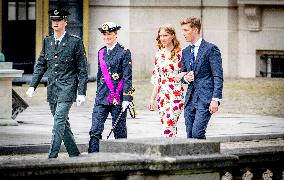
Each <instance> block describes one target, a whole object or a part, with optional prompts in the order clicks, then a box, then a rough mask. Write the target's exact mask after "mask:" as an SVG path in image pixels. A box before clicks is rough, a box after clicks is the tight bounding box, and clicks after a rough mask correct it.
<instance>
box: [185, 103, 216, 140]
mask: <svg viewBox="0 0 284 180" xmlns="http://www.w3.org/2000/svg"><path fill="white" fill-rule="evenodd" d="M209 105H210V104H208V103H205V102H203V101H201V100H200V99H199V98H198V100H197V101H195V102H193V101H189V102H188V103H187V105H186V106H185V108H184V119H185V126H186V133H187V138H196V139H206V136H205V133H206V128H207V124H208V122H209V120H210V117H211V113H210V111H209Z"/></svg>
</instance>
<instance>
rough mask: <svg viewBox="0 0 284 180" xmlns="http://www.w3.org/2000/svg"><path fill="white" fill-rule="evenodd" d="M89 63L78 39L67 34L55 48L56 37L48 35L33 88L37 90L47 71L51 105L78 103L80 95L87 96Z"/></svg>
mask: <svg viewBox="0 0 284 180" xmlns="http://www.w3.org/2000/svg"><path fill="white" fill-rule="evenodd" d="M86 60H87V59H86V55H85V49H84V45H83V42H82V40H81V39H80V38H79V37H77V36H74V35H71V34H68V33H67V32H66V34H65V35H64V37H63V39H62V40H61V42H60V44H59V45H58V48H57V49H55V42H54V37H53V35H52V36H49V37H47V38H45V39H44V40H43V47H42V51H41V53H40V56H39V59H38V63H37V65H36V67H35V70H34V74H33V79H32V82H31V84H30V86H31V87H34V88H36V87H37V86H38V84H39V82H40V80H41V78H42V76H43V75H44V73H45V72H46V74H47V77H48V84H47V101H48V102H50V103H54V102H67V101H76V97H77V93H78V95H86V89H87V81H88V74H87V61H86ZM77 91H78V92H77Z"/></svg>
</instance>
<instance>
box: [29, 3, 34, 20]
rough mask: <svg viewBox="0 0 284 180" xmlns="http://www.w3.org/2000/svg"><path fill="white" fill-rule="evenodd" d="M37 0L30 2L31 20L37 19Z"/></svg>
mask: <svg viewBox="0 0 284 180" xmlns="http://www.w3.org/2000/svg"><path fill="white" fill-rule="evenodd" d="M35 4H36V3H35V2H29V9H28V11H29V20H35Z"/></svg>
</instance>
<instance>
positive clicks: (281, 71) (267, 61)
mask: <svg viewBox="0 0 284 180" xmlns="http://www.w3.org/2000/svg"><path fill="white" fill-rule="evenodd" d="M260 60H261V64H262V65H261V70H260V75H261V76H262V77H281V78H284V54H283V53H275V54H272V53H271V54H263V55H261V56H260Z"/></svg>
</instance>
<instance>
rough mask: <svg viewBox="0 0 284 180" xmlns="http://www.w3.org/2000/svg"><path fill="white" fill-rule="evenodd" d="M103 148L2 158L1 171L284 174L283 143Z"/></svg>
mask: <svg viewBox="0 0 284 180" xmlns="http://www.w3.org/2000/svg"><path fill="white" fill-rule="evenodd" d="M100 150H101V152H99V153H92V154H84V155H81V156H79V157H74V158H68V159H52V160H47V159H46V160H45V159H41V160H23V161H17V160H15V161H2V162H0V177H1V179H2V177H3V178H8V177H14V178H22V177H23V176H25V177H26V176H30V178H41V177H45V178H52V177H57V178H63V179H103V180H109V179H127V180H144V179H153V180H154V179H157V180H158V179H159V180H160V179H163V180H164V179H166V180H170V179H177V180H187V179H201V180H219V179H222V180H231V179H245V180H249V179H265V180H268V179H273V180H274V179H282V178H283V171H284V163H283V162H284V147H282V146H271V147H262V148H245V147H242V148H229V149H228V148H227V149H220V143H219V142H217V141H211V140H194V139H183V138H173V139H165V138H150V139H149V138H147V139H143V138H141V139H120V140H103V141H101V143H100Z"/></svg>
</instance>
